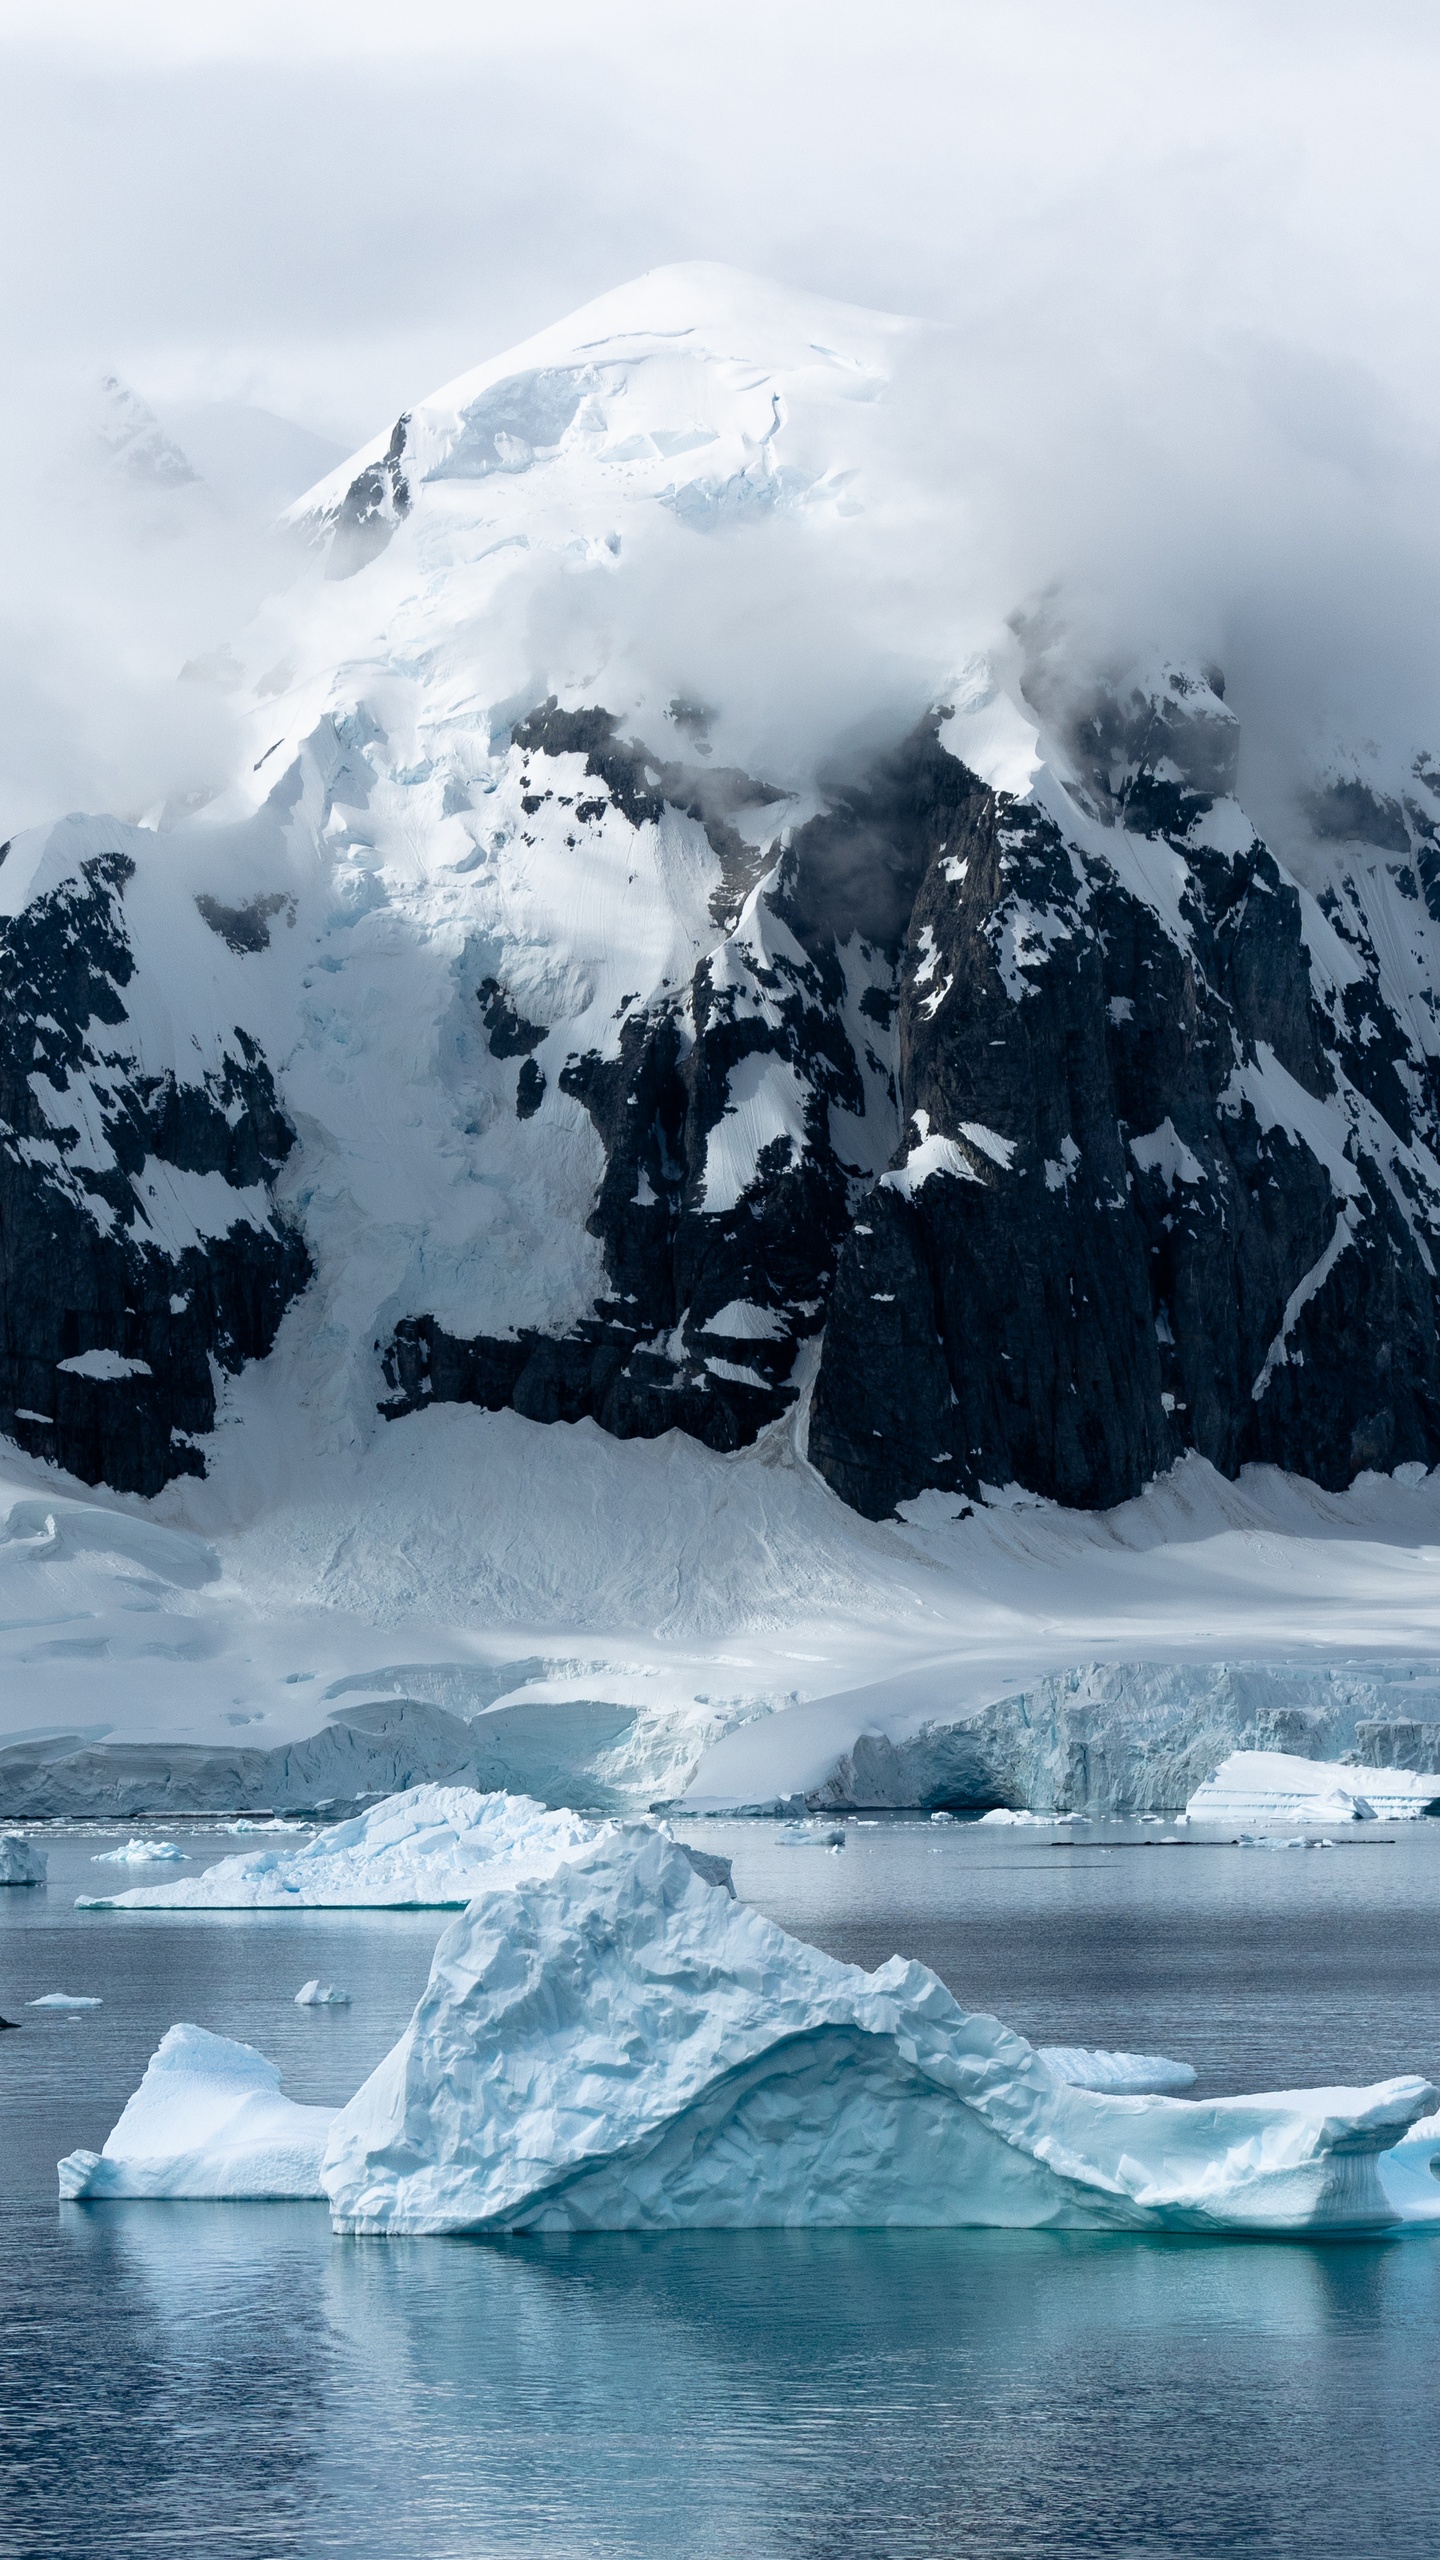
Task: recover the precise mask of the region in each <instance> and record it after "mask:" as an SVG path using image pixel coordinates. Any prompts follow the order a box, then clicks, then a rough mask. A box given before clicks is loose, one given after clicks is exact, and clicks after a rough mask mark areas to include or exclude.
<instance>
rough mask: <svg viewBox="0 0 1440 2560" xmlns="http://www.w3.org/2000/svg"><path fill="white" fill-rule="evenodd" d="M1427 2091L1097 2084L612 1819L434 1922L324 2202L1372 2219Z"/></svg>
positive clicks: (626, 2213)
mask: <svg viewBox="0 0 1440 2560" xmlns="http://www.w3.org/2000/svg"><path fill="white" fill-rule="evenodd" d="M1436 2103H1437V2100H1436V2092H1435V2091H1434V2090H1433V2089H1431V2087H1430V2086H1429V2085H1428V2083H1426V2082H1425V2081H1423V2080H1419V2079H1410V2078H1407V2079H1396V2080H1389V2081H1385V2082H1382V2083H1380V2084H1379V2085H1378V2086H1376V2087H1373V2088H1368V2089H1319V2090H1301V2091H1291V2092H1283V2093H1280V2094H1277V2095H1273V2096H1263V2097H1253V2098H1251V2097H1246V2098H1219V2099H1212V2100H1209V2101H1205V2102H1196V2101H1194V2100H1186V2099H1181V2098H1176V2097H1169V2096H1132V2095H1113V2094H1097V2093H1095V2092H1093V2091H1090V2090H1086V2089H1083V2088H1081V2087H1078V2086H1076V2085H1074V2084H1073V2083H1069V2084H1067V2082H1066V2081H1065V2080H1064V2079H1062V2078H1061V2077H1060V2076H1059V2073H1058V2072H1057V2070H1055V2069H1053V2068H1051V2067H1050V2065H1049V2064H1047V2062H1046V2060H1045V2059H1044V2057H1043V2056H1042V2055H1041V2054H1039V2053H1037V2052H1036V2051H1035V2050H1034V2049H1033V2047H1031V2046H1030V2045H1028V2044H1026V2043H1025V2042H1024V2041H1023V2039H1022V2038H1021V2037H1019V2036H1017V2035H1013V2034H1011V2033H1010V2032H1009V2030H1008V2029H1006V2028H1005V2027H1002V2026H1001V2025H1000V2024H999V2023H998V2021H997V2020H995V2019H993V2018H987V2017H977V2016H971V2015H967V2014H966V2012H965V2011H963V2010H962V2009H961V2008H960V2007H959V2006H958V2005H957V2003H956V2002H955V2001H954V2000H953V1999H952V1998H951V1995H950V1993H949V1992H948V1991H947V1990H946V1989H945V1988H944V1985H943V1984H942V1983H940V1982H939V1981H938V1980H937V1979H936V1977H935V1975H934V1974H932V1973H930V1972H929V1971H928V1970H927V1969H926V1968H925V1967H924V1966H923V1965H918V1964H908V1963H905V1962H903V1961H902V1960H901V1959H900V1958H899V1957H895V1958H893V1959H892V1960H891V1962H890V1963H889V1964H887V1965H884V1966H882V1967H881V1969H880V1970H879V1972H877V1973H873V1974H866V1973H862V1972H860V1971H859V1970H858V1969H857V1968H855V1967H854V1966H850V1965H844V1964H839V1963H837V1962H836V1961H835V1960H834V1959H833V1958H831V1957H829V1956H825V1955H822V1954H821V1953H820V1952H819V1950H818V1949H817V1948H814V1947H811V1946H807V1945H805V1944H803V1943H802V1942H801V1941H799V1940H797V1939H794V1938H791V1937H788V1936H787V1935H786V1933H785V1932H784V1931H783V1930H782V1929H780V1928H778V1927H777V1926H776V1924H775V1923H774V1922H773V1921H770V1920H766V1919H763V1918H762V1917H761V1916H760V1914H759V1913H758V1912H755V1911H752V1910H750V1909H749V1908H747V1906H746V1905H744V1904H743V1903H737V1902H735V1901H733V1900H730V1899H728V1898H727V1897H726V1896H725V1895H723V1894H722V1893H719V1892H715V1891H713V1890H711V1889H710V1888H709V1887H708V1886H707V1885H706V1884H705V1883H704V1882H703V1881H702V1879H701V1878H700V1877H699V1876H697V1874H696V1872H695V1869H694V1867H693V1865H692V1864H691V1862H690V1860H689V1859H688V1858H687V1857H686V1855H685V1853H684V1852H683V1850H681V1849H680V1848H678V1847H677V1846H676V1844H675V1843H674V1842H672V1841H670V1840H669V1839H667V1838H666V1837H665V1836H664V1834H663V1833H660V1832H657V1831H654V1830H644V1831H638V1832H637V1831H634V1830H630V1831H625V1832H615V1831H612V1832H610V1833H608V1834H604V1835H601V1836H598V1837H596V1838H595V1839H593V1840H592V1841H591V1842H590V1843H589V1844H588V1845H587V1846H585V1847H582V1848H581V1849H579V1850H578V1851H577V1852H576V1853H575V1854H574V1855H573V1856H572V1857H571V1858H570V1859H569V1861H568V1862H566V1863H564V1864H563V1865H560V1866H558V1867H557V1868H556V1869H554V1870H552V1871H551V1872H550V1873H549V1874H547V1875H543V1876H541V1875H535V1874H532V1875H530V1876H527V1877H524V1878H516V1879H514V1880H500V1879H497V1880H496V1881H495V1882H494V1883H492V1884H491V1885H490V1886H489V1887H488V1888H487V1889H486V1890H485V1891H484V1892H482V1893H480V1894H479V1895H478V1896H477V1898H476V1900H475V1901H474V1902H473V1903H472V1905H471V1907H470V1908H469V1909H468V1910H467V1911H466V1912H465V1914H464V1916H463V1917H462V1918H461V1919H459V1920H457V1921H455V1922H454V1923H452V1925H451V1926H450V1927H449V1928H448V1929H447V1930H446V1931H445V1933H444V1935H443V1936H442V1938H441V1940H440V1943H439V1945H438V1947H437V1948H436V1951H435V1957H434V1961H433V1964H432V1967H431V1973H430V1980H429V1983H428V1984H427V1987H426V1989H425V1992H424V1994H423V1995H422V1997H421V2000H420V2002H419V2005H418V2006H417V2008H416V2011H415V2015H414V2017H413V2018H412V2020H411V2022H410V2025H409V2027H408V2029H407V2030H406V2032H405V2034H404V2035H403V2036H402V2038H401V2039H400V2042H399V2043H398V2044H397V2045H396V2046H395V2048H394V2050H393V2051H392V2052H391V2053H390V2054H389V2055H388V2056H387V2057H386V2059H385V2061H384V2062H382V2063H381V2064H380V2066H379V2068H378V2069H377V2070H376V2071H375V2072H373V2073H372V2074H371V2076H370V2078H369V2079H368V2080H367V2081H366V2082H365V2084H364V2086H363V2087H362V2088H361V2089H360V2090H359V2091H358V2093H357V2094H356V2096H355V2097H354V2098H352V2100H351V2101H350V2104H349V2105H348V2107H346V2108H344V2109H343V2110H342V2111H341V2112H340V2114H339V2115H338V2116H337V2117H336V2119H335V2122H334V2125H333V2127H332V2129H331V2133H330V2138H329V2142H328V2145H327V2148H326V2153H325V2159H324V2163H323V2168H322V2183H323V2185H324V2188H325V2192H326V2194H327V2195H328V2197H329V2199H330V2206H331V2213H332V2219H333V2222H334V2225H335V2228H336V2229H337V2230H338V2231H342V2232H366V2233H377V2234H401V2233H438V2232H467V2231H468V2232H485V2231H490V2232H499V2231H582V2230H664V2229H674V2228H679V2227H686V2226H691V2227H694V2226H698V2227H722V2228H724V2227H729V2228H738V2227H741V2226H744V2225H764V2224H769V2225H796V2226H808V2225H830V2226H836V2225H880V2226H884V2225H892V2226H893V2225H906V2224H908V2225H931V2226H937V2225H962V2224H971V2225H988V2226H999V2227H1005V2228H1025V2227H1034V2226H1040V2225H1049V2226H1053V2227H1056V2228H1069V2229H1089V2230H1097V2229H1131V2230H1147V2229H1149V2230H1157V2229H1158V2230H1166V2229H1168V2230H1186V2231H1212V2232H1214V2231H1307V2232H1321V2233H1325V2232H1343V2231H1357V2230H1369V2229H1376V2228H1384V2227H1386V2226H1388V2225H1391V2224H1394V2223H1396V2222H1397V2221H1403V2220H1405V2219H1407V2218H1410V2215H1409V2207H1408V2205H1407V2204H1406V2202H1405V2201H1404V2199H1403V2197H1398V2196H1397V2195H1396V2193H1394V2192H1393V2191H1392V2190H1391V2189H1390V2188H1389V2187H1387V2186H1386V2184H1385V2183H1384V2182H1383V2180H1382V2176H1381V2166H1380V2164H1381V2161H1382V2157H1383V2155H1384V2154H1385V2153H1386V2152H1388V2151H1390V2150H1392V2149H1393V2147H1394V2146H1395V2145H1396V2144H1398V2143H1400V2142H1401V2141H1402V2140H1403V2138H1404V2137H1405V2136H1406V2135H1407V2134H1409V2133H1410V2131H1411V2128H1412V2127H1413V2126H1414V2125H1415V2124H1416V2122H1417V2120H1419V2119H1421V2118H1423V2117H1425V2116H1426V2114H1427V2111H1428V2110H1433V2109H1434V2108H1435V2106H1436ZM1427 2174H1428V2172H1427ZM1401 2183H1402V2185H1405V2186H1406V2191H1407V2193H1408V2189H1409V2187H1410V2186H1415V2187H1416V2189H1417V2192H1418V2191H1419V2184H1418V2171H1417V2173H1416V2176H1415V2177H1414V2178H1411V2177H1410V2175H1409V2171H1408V2169H1406V2170H1405V2171H1404V2174H1403V2176H1402V2180H1401ZM1436 2193H1437V2195H1440V2182H1437V2183H1436Z"/></svg>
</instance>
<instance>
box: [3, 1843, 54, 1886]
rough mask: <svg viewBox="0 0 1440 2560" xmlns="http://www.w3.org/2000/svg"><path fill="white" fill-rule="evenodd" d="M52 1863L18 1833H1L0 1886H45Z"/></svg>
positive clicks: (34, 1845)
mask: <svg viewBox="0 0 1440 2560" xmlns="http://www.w3.org/2000/svg"><path fill="white" fill-rule="evenodd" d="M49 1865H50V1861H49V1859H48V1858H47V1856H46V1854H45V1851H44V1850H43V1849H41V1848H38V1847H37V1846H36V1843H35V1842H34V1841H33V1840H27V1839H25V1838H24V1836H23V1835H22V1834H21V1833H20V1832H18V1831H0V1884H43V1883H44V1882H45V1878H46V1875H47V1873H48V1871H49Z"/></svg>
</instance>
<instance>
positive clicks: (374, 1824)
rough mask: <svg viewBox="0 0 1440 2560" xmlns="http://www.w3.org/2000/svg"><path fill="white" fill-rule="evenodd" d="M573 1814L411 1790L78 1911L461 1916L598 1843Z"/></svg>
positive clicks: (456, 1791) (82, 1903)
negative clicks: (482, 1899)
mask: <svg viewBox="0 0 1440 2560" xmlns="http://www.w3.org/2000/svg"><path fill="white" fill-rule="evenodd" d="M595 1831H596V1826H595V1824H594V1823H593V1822H587V1821H586V1820H585V1819H584V1817H583V1816H582V1815H580V1814H578V1813H571V1812H569V1811H568V1810H564V1811H561V1812H559V1813H551V1812H549V1811H547V1809H546V1807H545V1806H544V1805H543V1804H536V1803H535V1801H534V1799H533V1798H532V1797H530V1796H512V1795H507V1794H505V1793H504V1792H503V1791H502V1792H501V1793H499V1794H497V1795H480V1794H477V1792H476V1790H475V1788H474V1787H438V1786H425V1787H410V1788H408V1789H407V1790H406V1792H405V1793H404V1794H403V1795H398V1796H386V1798H385V1799H384V1801H383V1803H381V1804H377V1805H373V1806H372V1807H371V1809H370V1811H369V1812H368V1813H362V1814H357V1815H356V1817H355V1818H354V1820H353V1821H351V1822H339V1823H336V1824H335V1826H334V1828H333V1829H331V1830H329V1831H322V1832H320V1833H319V1835H318V1836H317V1837H316V1838H315V1839H313V1840H310V1841H308V1842H307V1843H306V1845H305V1847H304V1848H302V1849H250V1850H246V1851H244V1852H242V1853H241V1855H239V1856H238V1857H234V1858H221V1859H220V1860H219V1861H218V1863H217V1864H216V1865H215V1866H213V1867H207V1868H206V1869H205V1872H204V1874H203V1875H197V1876H175V1877H172V1878H169V1879H167V1881H166V1882H165V1883H164V1884H149V1885H135V1886H132V1888H131V1890H130V1891H129V1892H128V1893H114V1894H82V1895H81V1896H80V1897H79V1900H78V1902H77V1906H76V1907H77V1909H79V1910H81V1911H294V1910H301V1909H330V1910H355V1909H376V1908H390V1909H397V1910H401V1909H414V1908H417V1907H434V1908H436V1909H442V1910H443V1909H447V1908H449V1909H454V1908H457V1907H459V1908H463V1906H464V1905H465V1904H466V1903H467V1902H468V1901H469V1900H470V1898H471V1896H472V1895H473V1894H475V1893H477V1892H478V1891H479V1890H480V1888H481V1886H482V1885H483V1884H485V1883H487V1882H488V1881H489V1879H490V1878H491V1877H492V1876H493V1875H494V1874H496V1872H497V1871H498V1870H500V1869H506V1870H508V1871H510V1872H512V1873H517V1874H518V1873H521V1872H523V1873H525V1874H527V1875H532V1874H545V1873H548V1872H549V1870H550V1869H551V1868H552V1867H554V1866H556V1865H557V1864H558V1863H559V1861H560V1860H561V1859H562V1858H566V1857H570V1856H572V1855H573V1853H574V1851H575V1850H576V1849H578V1848H580V1847H582V1846H583V1844H584V1843H585V1842H586V1841H588V1840H592V1839H593V1838H594V1837H595Z"/></svg>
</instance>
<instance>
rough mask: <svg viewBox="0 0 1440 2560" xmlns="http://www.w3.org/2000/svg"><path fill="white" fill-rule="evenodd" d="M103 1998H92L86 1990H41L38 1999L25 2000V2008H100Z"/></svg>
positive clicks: (102, 2004)
mask: <svg viewBox="0 0 1440 2560" xmlns="http://www.w3.org/2000/svg"><path fill="white" fill-rule="evenodd" d="M104 2005H105V2004H104V2002H103V2000H94V1999H92V1998H91V1996H90V1994H89V1992H88V1991H42V1992H41V1994H40V1997H39V1999H38V2000H27V2001H26V2003H25V2006H26V2008H27V2009H102V2008H103V2007H104Z"/></svg>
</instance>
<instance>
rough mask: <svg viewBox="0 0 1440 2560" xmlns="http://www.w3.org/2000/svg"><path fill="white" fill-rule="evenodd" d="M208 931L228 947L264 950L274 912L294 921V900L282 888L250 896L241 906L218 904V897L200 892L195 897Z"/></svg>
mask: <svg viewBox="0 0 1440 2560" xmlns="http://www.w3.org/2000/svg"><path fill="white" fill-rule="evenodd" d="M195 904H196V906H197V907H198V908H199V910H200V913H201V915H202V916H203V917H204V919H205V921H206V923H207V924H208V926H209V927H210V930H211V932H212V933H218V934H219V936H220V939H221V941H222V942H223V943H226V944H227V945H228V946H229V948H230V950H232V951H241V952H243V951H268V950H269V948H270V924H271V919H272V917H274V916H279V915H283V916H284V918H285V921H286V923H287V924H290V925H293V924H294V922H295V901H294V899H293V898H292V897H288V896H287V895H286V893H285V891H284V890H283V889H272V890H271V892H270V894H269V896H268V897H262V898H251V899H250V901H249V903H248V905H246V906H243V907H225V906H222V905H221V903H220V901H219V899H218V898H211V897H207V896H206V895H204V893H203V892H202V894H201V895H200V896H199V897H198V898H197V899H196V901H195Z"/></svg>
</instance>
